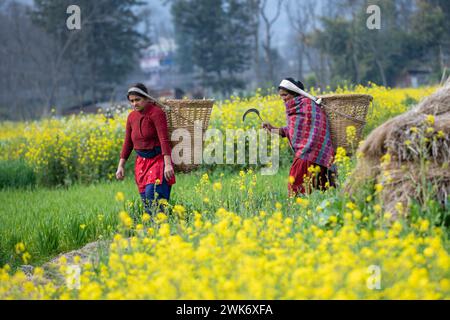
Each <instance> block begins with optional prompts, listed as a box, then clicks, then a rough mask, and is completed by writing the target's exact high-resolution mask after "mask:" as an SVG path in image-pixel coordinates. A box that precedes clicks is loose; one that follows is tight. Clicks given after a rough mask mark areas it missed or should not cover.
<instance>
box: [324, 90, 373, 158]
mask: <svg viewBox="0 0 450 320" xmlns="http://www.w3.org/2000/svg"><path fill="white" fill-rule="evenodd" d="M318 100H319V99H318ZM372 100H373V97H372V96H370V95H367V94H332V95H324V96H321V97H320V100H319V101H320V105H321V106H322V107H323V108H324V110H325V113H326V114H327V118H328V121H329V124H330V132H331V140H332V143H333V147H334V148H335V149H337V148H338V147H343V148H345V149H346V150H347V153H349V154H350V153H351V152H352V150H353V149H356V148H357V147H358V143H359V142H360V141H361V139H362V135H363V129H364V126H365V125H366V116H367V113H368V110H369V106H370V103H371V102H372ZM348 127H354V128H355V133H356V136H355V137H354V139H353V141H349V139H348V137H347V128H348Z"/></svg>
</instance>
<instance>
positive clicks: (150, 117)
mask: <svg viewBox="0 0 450 320" xmlns="http://www.w3.org/2000/svg"><path fill="white" fill-rule="evenodd" d="M158 146H159V147H161V154H159V155H157V156H156V157H154V158H151V159H147V158H142V157H140V156H139V155H138V156H136V162H135V170H134V171H135V180H136V184H137V186H138V189H139V192H140V193H141V192H144V191H145V186H146V185H148V184H153V183H156V182H158V180H159V182H160V183H161V182H162V181H163V179H164V156H165V155H170V154H171V152H172V148H171V147H170V140H169V133H168V128H167V119H166V114H165V113H164V111H163V110H162V109H161V108H159V107H157V106H156V105H155V104H153V103H152V102H149V103H147V104H146V106H145V108H144V109H143V110H142V111H136V110H134V111H132V112H131V113H130V114H129V115H128V118H127V124H126V132H125V141H124V144H123V147H122V152H121V153H120V157H121V158H122V159H125V160H128V158H129V157H130V154H131V152H132V151H133V149H135V150H151V149H154V148H155V147H158ZM175 182H176V180H175V176H174V177H173V178H172V179H170V181H167V183H168V184H169V185H173V184H174V183H175Z"/></svg>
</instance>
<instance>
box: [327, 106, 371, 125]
mask: <svg viewBox="0 0 450 320" xmlns="http://www.w3.org/2000/svg"><path fill="white" fill-rule="evenodd" d="M320 105H321V106H322V107H324V108H325V109H328V110H329V111H332V112H334V113H336V114H338V115H340V116H342V117H344V118H347V119H349V120H352V121H354V122H356V123H359V124H361V125H365V124H366V121H364V120H360V119H358V118H355V117H352V116H349V115H348V114H345V113H343V112H340V111H338V110H336V109H330V107H328V106H327V105H325V104H323V103H321V104H320Z"/></svg>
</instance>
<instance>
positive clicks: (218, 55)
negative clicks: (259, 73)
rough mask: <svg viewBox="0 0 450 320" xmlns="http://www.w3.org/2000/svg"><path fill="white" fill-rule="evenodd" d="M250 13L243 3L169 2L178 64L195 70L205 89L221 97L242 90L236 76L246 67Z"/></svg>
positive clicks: (225, 0)
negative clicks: (189, 64)
mask: <svg viewBox="0 0 450 320" xmlns="http://www.w3.org/2000/svg"><path fill="white" fill-rule="evenodd" d="M250 9H251V8H250V3H249V2H248V1H244V0H175V1H173V2H172V15H173V17H174V23H175V30H176V32H177V33H178V35H177V39H176V40H177V44H178V48H179V50H178V61H180V60H181V61H180V64H181V66H183V65H184V66H185V67H186V62H189V63H191V64H192V66H193V68H197V69H199V72H200V77H201V79H202V83H203V85H204V86H205V87H210V88H212V89H213V90H216V91H220V92H222V93H223V94H229V93H231V91H232V90H233V89H234V88H243V87H244V83H243V81H242V80H241V79H239V77H238V75H239V73H241V72H243V71H245V70H247V69H248V68H249V66H250V57H251V49H252V35H253V34H254V33H253V31H252V29H251V26H249V23H248V22H249V21H251V11H250ZM184 59H186V60H185V61H183V60H184Z"/></svg>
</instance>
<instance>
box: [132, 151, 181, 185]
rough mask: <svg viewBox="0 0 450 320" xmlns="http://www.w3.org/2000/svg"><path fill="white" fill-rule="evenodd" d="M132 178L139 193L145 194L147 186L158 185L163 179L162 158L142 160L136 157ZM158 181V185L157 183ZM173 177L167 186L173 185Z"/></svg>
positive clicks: (160, 156) (160, 155)
mask: <svg viewBox="0 0 450 320" xmlns="http://www.w3.org/2000/svg"><path fill="white" fill-rule="evenodd" d="M134 178H135V181H136V184H137V187H138V189H139V193H142V192H145V186H146V185H148V184H159V183H162V182H163V179H164V156H163V155H162V154H159V155H157V156H156V157H154V158H142V157H140V156H139V155H136V162H135V164H134ZM158 180H159V183H157V182H158ZM175 182H176V180H175V176H173V178H172V179H170V180H169V181H167V184H168V185H169V186H171V185H173V184H175Z"/></svg>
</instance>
